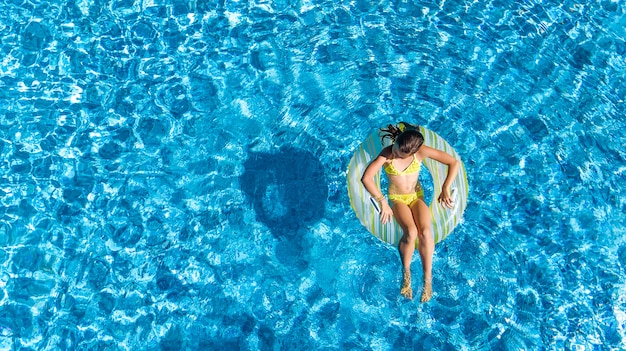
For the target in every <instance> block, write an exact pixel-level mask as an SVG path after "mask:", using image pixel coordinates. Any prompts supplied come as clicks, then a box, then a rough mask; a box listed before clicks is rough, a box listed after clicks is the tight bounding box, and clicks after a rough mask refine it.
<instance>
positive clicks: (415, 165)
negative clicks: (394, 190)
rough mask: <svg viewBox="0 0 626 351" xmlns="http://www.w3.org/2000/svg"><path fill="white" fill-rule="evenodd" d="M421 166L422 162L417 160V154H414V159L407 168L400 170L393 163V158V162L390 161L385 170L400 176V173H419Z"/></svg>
mask: <svg viewBox="0 0 626 351" xmlns="http://www.w3.org/2000/svg"><path fill="white" fill-rule="evenodd" d="M421 168H422V164H421V163H420V162H419V161H417V158H416V157H415V154H413V161H411V164H409V165H408V166H407V168H405V169H404V171H399V170H398V169H397V168H396V166H394V165H393V160H391V162H389V163H388V164H387V165H386V166H385V172H386V173H387V174H389V175H394V176H400V175H406V174H415V173H419V172H420V169H421Z"/></svg>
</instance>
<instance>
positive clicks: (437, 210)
mask: <svg viewBox="0 0 626 351" xmlns="http://www.w3.org/2000/svg"><path fill="white" fill-rule="evenodd" d="M419 130H420V132H421V133H422V135H424V145H427V146H430V147H432V148H435V149H438V150H442V151H445V152H447V153H448V154H450V155H452V156H453V157H454V158H456V159H457V160H459V161H460V163H461V167H460V169H459V174H458V175H457V177H456V178H455V179H454V182H453V183H452V185H451V186H450V189H451V195H452V197H453V199H454V208H452V209H448V208H445V207H443V206H442V205H441V204H439V202H438V201H437V198H438V197H439V194H440V193H441V186H442V184H443V182H444V181H445V179H446V175H447V172H448V167H447V166H446V165H444V164H441V163H439V162H437V161H435V160H431V159H425V160H424V161H423V162H424V164H425V165H426V168H428V171H429V172H430V174H431V176H432V178H433V182H434V184H433V187H434V190H435V193H434V194H433V198H432V202H431V203H430V211H431V214H432V231H433V236H434V239H435V244H436V243H438V242H440V241H442V240H443V239H445V238H446V237H447V236H448V235H449V234H450V233H451V232H452V230H453V229H454V227H456V225H457V224H459V223H460V222H461V220H462V218H463V211H465V208H466V207H467V195H468V193H469V187H468V183H467V173H466V171H465V165H464V164H463V161H461V158H460V157H459V155H458V154H457V153H456V151H454V149H453V148H452V146H450V144H448V143H447V142H446V141H445V140H444V139H443V138H442V137H440V136H439V135H437V134H436V133H435V132H433V131H430V130H428V129H426V128H424V127H419ZM385 142H386V143H385V145H383V144H382V143H381V140H380V136H379V134H378V131H376V132H374V133H372V134H370V135H369V136H368V137H367V139H365V141H364V142H363V143H361V145H359V147H358V149H357V150H356V151H355V153H354V156H352V159H351V160H350V165H349V166H348V194H349V196H350V204H351V205H352V208H353V209H354V212H355V213H356V216H357V218H358V219H359V220H360V221H361V223H362V224H363V225H364V226H365V227H366V228H367V230H369V231H370V232H371V233H372V234H374V236H376V237H377V238H379V239H380V240H382V241H384V242H387V243H389V244H391V245H394V246H397V245H398V241H399V240H400V238H401V237H402V229H401V228H400V225H398V223H397V222H396V220H395V219H394V220H392V221H391V222H387V223H386V224H382V222H381V221H380V215H379V213H378V212H379V209H378V203H377V202H376V200H374V198H372V197H371V196H370V194H369V193H368V192H367V190H365V187H364V186H363V183H361V177H362V175H363V172H364V171H365V168H366V167H367V165H368V164H369V163H370V161H371V160H372V159H374V158H376V157H377V156H378V155H379V154H380V152H381V151H382V149H383V148H384V147H385V146H387V145H389V143H388V142H387V140H385ZM380 173H381V172H378V173H377V174H376V176H375V177H374V178H375V182H376V185H377V186H378V188H379V189H380ZM415 244H416V245H417V242H416V243H415Z"/></svg>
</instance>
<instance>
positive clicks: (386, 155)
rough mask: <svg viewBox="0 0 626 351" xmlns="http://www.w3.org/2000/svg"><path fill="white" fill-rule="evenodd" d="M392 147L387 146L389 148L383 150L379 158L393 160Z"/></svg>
mask: <svg viewBox="0 0 626 351" xmlns="http://www.w3.org/2000/svg"><path fill="white" fill-rule="evenodd" d="M391 147H392V146H391V145H389V146H387V147H385V148H383V149H382V150H381V151H380V154H379V156H382V157H384V158H386V159H390V158H392V156H393V152H392V151H391Z"/></svg>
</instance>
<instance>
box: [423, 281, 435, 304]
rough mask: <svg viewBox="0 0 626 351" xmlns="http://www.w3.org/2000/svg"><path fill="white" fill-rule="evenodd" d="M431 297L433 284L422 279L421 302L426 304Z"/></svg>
mask: <svg viewBox="0 0 626 351" xmlns="http://www.w3.org/2000/svg"><path fill="white" fill-rule="evenodd" d="M432 297H433V284H432V282H431V280H430V279H429V280H426V279H424V289H423V290H422V298H421V301H422V302H427V301H429V300H430V299H431V298H432Z"/></svg>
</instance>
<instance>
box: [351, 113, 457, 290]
mask: <svg viewBox="0 0 626 351" xmlns="http://www.w3.org/2000/svg"><path fill="white" fill-rule="evenodd" d="M381 132H382V133H383V134H382V140H383V141H384V139H385V138H389V139H391V140H392V142H393V144H392V145H390V146H387V147H386V148H384V149H383V150H382V151H381V152H380V155H378V157H376V158H375V159H374V160H373V161H372V162H370V164H369V165H368V166H367V168H366V169H365V171H364V172H363V177H362V178H361V182H362V183H363V185H364V186H365V189H367V191H368V192H369V193H370V194H371V195H372V196H373V197H374V198H375V199H376V201H378V202H379V203H380V208H381V211H380V220H381V221H382V222H383V223H387V222H388V221H391V220H392V218H391V217H392V216H393V217H395V218H396V221H397V222H398V224H399V225H400V227H401V228H402V231H403V235H402V238H401V239H400V243H399V244H398V251H399V252H400V260H401V261H402V266H403V279H402V288H401V289H400V294H402V295H403V296H404V297H406V298H408V299H412V298H413V289H412V288H411V260H412V258H413V252H414V251H415V240H416V239H419V246H418V251H419V254H420V258H421V260H422V270H423V272H424V286H423V290H422V298H421V301H422V302H426V301H428V300H430V298H431V297H432V272H431V270H432V260H433V250H434V247H435V243H434V239H433V236H432V232H431V223H430V218H431V214H430V209H429V208H428V205H427V204H426V203H425V202H424V191H423V190H422V186H421V185H420V183H419V180H418V176H419V172H420V169H421V162H422V160H424V159H425V158H427V157H428V158H431V159H433V160H436V161H439V162H441V163H443V164H445V165H447V166H448V174H447V176H446V179H445V181H444V183H443V186H442V189H441V194H440V195H439V198H438V201H439V202H440V203H441V204H442V205H443V206H446V207H448V208H452V206H453V201H452V198H451V197H450V184H452V181H453V180H454V178H455V177H456V175H457V173H458V171H459V161H457V160H456V159H455V158H454V157H452V156H451V155H450V154H447V153H445V152H443V151H440V150H437V149H433V148H430V147H428V146H423V145H422V144H423V143H424V136H423V135H422V134H421V133H420V132H419V130H418V128H417V127H415V126H412V125H410V124H408V123H404V122H401V123H399V124H398V126H394V125H391V124H390V125H389V126H388V127H387V128H386V129H381ZM381 168H384V170H385V173H386V174H387V179H388V181H389V189H388V191H387V193H388V196H389V200H390V201H391V206H389V203H388V202H387V199H386V198H385V195H384V194H383V193H382V192H381V190H380V189H378V187H377V186H376V183H375V182H374V176H375V175H376V173H378V171H380V169H381Z"/></svg>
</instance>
